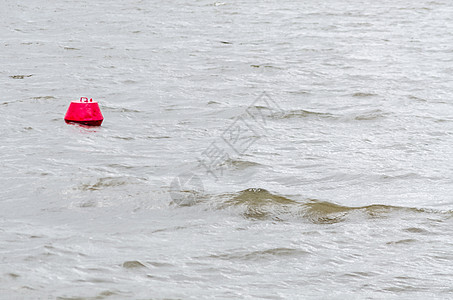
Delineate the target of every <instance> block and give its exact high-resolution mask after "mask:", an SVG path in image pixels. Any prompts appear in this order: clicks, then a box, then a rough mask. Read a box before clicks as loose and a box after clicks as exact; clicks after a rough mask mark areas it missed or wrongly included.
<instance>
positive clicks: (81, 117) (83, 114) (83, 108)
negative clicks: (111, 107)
mask: <svg viewBox="0 0 453 300" xmlns="http://www.w3.org/2000/svg"><path fill="white" fill-rule="evenodd" d="M64 120H65V121H66V123H79V124H83V125H88V126H101V124H102V121H103V120H104V117H103V116H102V113H101V109H100V108H99V105H98V103H97V102H96V101H93V99H92V98H91V99H90V100H88V98H87V97H81V98H80V100H79V101H72V102H71V104H70V105H69V108H68V111H67V112H66V115H65V116H64Z"/></svg>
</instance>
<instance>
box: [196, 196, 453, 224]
mask: <svg viewBox="0 0 453 300" xmlns="http://www.w3.org/2000/svg"><path fill="white" fill-rule="evenodd" d="M201 203H204V204H208V206H209V207H210V208H211V209H214V210H229V211H232V212H234V213H237V214H239V215H240V216H242V217H244V218H246V219H251V220H275V221H289V220H295V219H299V220H306V221H309V222H312V223H316V224H333V223H339V222H343V221H345V220H347V219H348V218H350V217H352V216H353V215H354V216H357V215H361V216H363V217H365V218H370V219H374V218H382V217H387V216H388V215H390V214H395V213H396V214H400V213H426V214H447V215H448V216H453V211H443V212H441V211H437V210H432V209H422V208H412V207H401V206H391V205H381V204H372V205H366V206H359V207H349V206H343V205H339V204H335V203H331V202H327V201H321V200H316V199H305V200H302V201H296V200H293V199H290V198H287V197H284V196H281V195H277V194H273V193H271V192H269V191H267V190H265V189H262V188H248V189H245V190H242V191H239V192H237V193H227V194H221V195H216V196H212V195H211V196H205V197H202V198H199V200H198V201H196V202H194V203H193V204H192V205H197V204H201Z"/></svg>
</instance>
